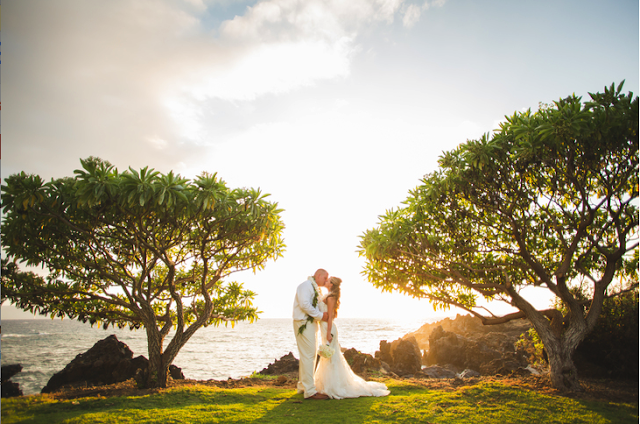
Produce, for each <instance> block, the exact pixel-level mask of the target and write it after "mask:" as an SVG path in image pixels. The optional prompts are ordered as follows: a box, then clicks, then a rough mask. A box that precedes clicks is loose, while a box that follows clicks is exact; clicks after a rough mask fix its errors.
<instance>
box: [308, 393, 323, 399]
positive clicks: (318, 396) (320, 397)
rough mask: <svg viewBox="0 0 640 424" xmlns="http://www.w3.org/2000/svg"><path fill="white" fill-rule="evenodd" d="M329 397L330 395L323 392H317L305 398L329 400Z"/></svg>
mask: <svg viewBox="0 0 640 424" xmlns="http://www.w3.org/2000/svg"><path fill="white" fill-rule="evenodd" d="M327 399H329V396H327V395H323V394H322V393H316V394H315V395H313V396H309V397H308V398H305V400H327Z"/></svg>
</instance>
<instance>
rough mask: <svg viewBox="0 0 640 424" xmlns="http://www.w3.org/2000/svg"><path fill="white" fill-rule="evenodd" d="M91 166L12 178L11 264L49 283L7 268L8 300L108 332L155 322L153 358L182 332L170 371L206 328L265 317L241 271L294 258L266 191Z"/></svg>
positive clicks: (5, 198)
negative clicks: (36, 271) (32, 269)
mask: <svg viewBox="0 0 640 424" xmlns="http://www.w3.org/2000/svg"><path fill="white" fill-rule="evenodd" d="M81 163H82V169H79V170H76V171H74V174H75V176H74V177H73V178H61V179H56V180H52V181H50V182H48V183H45V182H44V181H43V180H42V178H40V177H39V176H36V175H27V174H25V173H24V172H22V173H20V174H15V175H11V176H9V177H8V178H6V180H5V181H6V185H3V186H2V209H3V213H4V219H3V222H2V248H3V249H4V251H5V252H6V258H7V259H9V261H10V262H24V263H26V264H27V265H33V266H42V267H44V268H46V269H47V270H48V271H49V276H48V277H47V278H46V279H43V278H40V277H35V276H33V275H31V274H25V273H20V272H19V271H16V270H15V266H14V265H10V264H7V266H12V267H13V268H12V269H13V271H12V272H11V273H10V274H9V275H8V276H7V278H5V276H4V275H3V278H2V295H3V296H4V297H6V298H7V299H9V300H11V302H13V303H14V304H16V305H17V306H18V307H20V308H22V309H25V310H30V311H32V312H39V313H43V314H49V315H51V317H63V316H68V317H70V318H75V319H78V320H80V321H83V322H87V321H89V322H90V323H91V324H92V325H93V324H97V325H103V326H104V328H107V327H108V326H109V325H117V326H119V327H124V326H127V325H128V326H130V327H131V328H138V327H140V326H144V327H146V328H147V335H148V338H149V346H150V347H149V349H150V351H149V354H150V360H152V362H153V359H154V353H158V352H160V353H162V340H163V339H164V337H165V336H166V335H167V333H168V332H169V331H170V330H171V329H172V328H174V329H175V330H176V333H175V336H174V337H173V339H172V341H171V343H170V344H169V345H168V347H167V352H168V353H166V354H165V356H164V357H163V362H164V365H166V366H167V367H168V365H169V364H170V362H171V360H172V358H173V357H175V355H176V354H177V352H178V350H179V348H180V347H181V346H182V345H183V344H184V343H186V341H187V340H188V339H189V337H191V335H192V334H193V333H194V332H195V331H196V330H197V329H198V328H200V327H202V326H206V325H211V324H214V325H218V324H220V323H223V322H224V323H226V322H232V323H233V322H235V321H238V320H250V321H252V320H255V319H257V309H256V308H255V307H254V306H253V305H252V300H253V298H254V296H255V294H254V293H253V292H251V291H249V290H245V289H243V287H242V284H240V283H237V282H234V281H230V276H231V275H232V274H233V273H235V272H238V271H242V270H248V269H251V270H254V271H257V270H260V269H262V268H263V267H264V266H265V264H266V262H267V261H268V260H270V259H276V258H278V257H279V256H281V255H282V252H283V251H284V243H283V241H282V237H281V236H282V231H283V229H284V224H283V223H282V220H281V218H280V213H281V212H282V210H281V209H278V206H277V204H276V203H273V202H269V201H267V200H266V198H267V195H263V194H262V193H261V192H260V190H256V189H248V188H238V189H231V188H229V187H227V185H226V183H225V182H224V181H222V180H221V179H219V178H218V177H217V175H216V174H207V173H203V174H201V175H200V176H198V177H197V178H195V179H194V180H192V181H190V180H188V179H185V178H182V177H180V176H179V175H174V174H173V172H169V173H168V174H166V175H163V174H161V173H160V172H157V171H154V170H150V169H148V168H143V169H141V170H140V171H136V170H133V169H129V170H127V171H125V172H122V173H120V172H118V170H117V169H115V168H114V167H113V166H112V165H111V164H110V163H108V162H106V161H103V160H101V159H98V158H89V159H86V160H82V161H81ZM4 266H5V265H4V263H3V268H4ZM164 365H163V366H164ZM159 375H161V374H159Z"/></svg>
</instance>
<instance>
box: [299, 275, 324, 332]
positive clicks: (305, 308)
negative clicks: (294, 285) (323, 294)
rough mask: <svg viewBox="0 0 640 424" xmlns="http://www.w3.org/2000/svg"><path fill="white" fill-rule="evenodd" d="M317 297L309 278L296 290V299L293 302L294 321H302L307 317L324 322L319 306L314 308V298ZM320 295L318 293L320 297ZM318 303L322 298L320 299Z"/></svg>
mask: <svg viewBox="0 0 640 424" xmlns="http://www.w3.org/2000/svg"><path fill="white" fill-rule="evenodd" d="M314 295H315V293H314V289H313V283H312V279H311V278H309V279H307V281H305V282H304V283H302V284H300V285H299V286H298V289H297V290H296V297H295V299H294V300H293V319H294V320H295V321H301V320H305V319H307V315H309V316H311V317H313V318H315V319H316V320H322V312H320V309H318V307H317V306H313V296H314ZM319 295H320V293H318V296H319ZM318 302H320V298H319V297H318Z"/></svg>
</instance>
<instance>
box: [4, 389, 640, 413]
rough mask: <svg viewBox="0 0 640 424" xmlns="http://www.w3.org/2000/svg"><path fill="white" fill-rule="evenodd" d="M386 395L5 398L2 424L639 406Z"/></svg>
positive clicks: (522, 396) (499, 392)
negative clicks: (316, 398)
mask: <svg viewBox="0 0 640 424" xmlns="http://www.w3.org/2000/svg"><path fill="white" fill-rule="evenodd" d="M385 383H386V384H387V385H388V386H389V389H390V390H391V395H390V396H387V397H383V398H369V397H367V398H358V399H343V400H339V401H338V400H330V401H303V399H302V395H298V394H296V392H295V390H291V389H276V388H265V387H249V388H243V389H220V388H215V387H209V386H190V387H182V388H176V389H169V390H167V391H164V392H161V393H158V394H153V395H147V396H139V397H111V398H101V397H98V398H95V397H94V398H80V399H75V400H55V399H52V398H51V397H50V396H47V395H35V396H27V397H23V398H10V399H2V423H3V424H9V423H47V424H50V423H86V424H89V423H91V424H93V423H137V424H139V423H304V424H311V423H340V424H347V423H415V422H422V423H456V424H459V423H474V424H475V423H478V422H480V423H482V424H490V423H500V424H504V423H527V424H533V423H562V424H565V423H589V424H593V423H634V424H635V423H637V422H638V404H637V403H634V404H629V403H615V404H614V403H609V402H596V401H583V400H575V399H571V398H566V397H561V396H550V395H544V394H540V393H538V392H535V391H530V390H526V389H520V388H515V387H511V386H507V385H504V384H501V383H479V384H477V385H475V386H469V387H464V388H461V389H459V390H457V391H453V392H447V391H439V390H427V389H425V388H424V387H421V386H417V385H414V384H411V383H409V382H402V381H397V380H388V381H386V382H385Z"/></svg>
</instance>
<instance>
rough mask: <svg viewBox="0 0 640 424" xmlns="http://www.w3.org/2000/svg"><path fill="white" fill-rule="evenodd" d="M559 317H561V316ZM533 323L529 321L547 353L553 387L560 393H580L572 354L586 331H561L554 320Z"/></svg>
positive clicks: (580, 387)
mask: <svg viewBox="0 0 640 424" xmlns="http://www.w3.org/2000/svg"><path fill="white" fill-rule="evenodd" d="M559 316H560V317H562V314H559ZM535 321H536V320H531V322H532V324H533V327H534V328H535V330H536V332H537V333H538V336H540V339H541V340H542V343H543V345H544V349H545V351H546V353H547V358H548V360H549V378H550V379H551V384H552V385H553V387H555V388H556V389H558V390H561V391H572V392H580V391H582V390H583V388H582V386H581V385H580V382H579V381H578V370H577V368H576V366H575V365H574V363H573V353H574V352H575V350H576V348H577V347H578V344H580V341H581V340H582V338H583V337H584V335H585V334H586V331H582V332H576V331H567V330H563V329H562V327H561V326H560V325H558V323H557V322H556V319H554V320H552V321H551V322H548V321H547V322H545V323H541V322H535Z"/></svg>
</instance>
